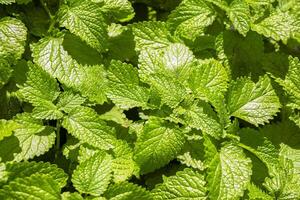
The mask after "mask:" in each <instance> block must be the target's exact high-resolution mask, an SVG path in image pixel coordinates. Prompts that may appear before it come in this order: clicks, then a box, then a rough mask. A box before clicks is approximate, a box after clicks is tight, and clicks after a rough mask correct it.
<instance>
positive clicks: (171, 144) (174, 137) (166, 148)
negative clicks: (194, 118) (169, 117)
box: [134, 118, 185, 174]
mask: <svg viewBox="0 0 300 200" xmlns="http://www.w3.org/2000/svg"><path fill="white" fill-rule="evenodd" d="M184 140H185V138H184V135H183V133H182V131H181V130H180V129H178V128H177V127H176V126H174V125H173V124H171V123H168V122H165V121H163V120H162V119H160V118H150V119H149V120H148V121H147V123H146V124H145V126H144V129H143V132H142V133H141V134H140V135H138V139H137V142H136V145H135V155H134V159H135V161H136V162H137V163H138V165H139V166H140V168H141V173H142V174H145V173H149V172H152V171H154V170H155V169H158V168H160V167H162V166H164V165H166V164H167V163H168V162H170V161H171V160H172V159H174V158H175V157H176V156H177V154H178V153H179V152H180V151H181V149H182V148H183V145H184Z"/></svg>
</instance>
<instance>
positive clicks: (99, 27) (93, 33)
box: [59, 0, 107, 51]
mask: <svg viewBox="0 0 300 200" xmlns="http://www.w3.org/2000/svg"><path fill="white" fill-rule="evenodd" d="M59 18H60V25H61V26H62V27H66V28H67V29H69V30H70V32H71V33H73V34H75V35H77V36H79V37H80V38H81V39H82V40H83V41H85V42H86V43H87V44H88V45H90V46H91V47H94V48H95V49H97V50H98V51H103V50H105V48H106V46H107V31H106V28H107V25H106V23H105V21H104V18H103V16H102V10H101V6H100V5H99V4H97V3H94V2H92V1H88V0H84V1H74V2H72V3H71V5H70V6H67V5H64V6H62V7H61V9H60V11H59Z"/></svg>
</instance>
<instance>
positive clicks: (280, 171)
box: [264, 145, 300, 199]
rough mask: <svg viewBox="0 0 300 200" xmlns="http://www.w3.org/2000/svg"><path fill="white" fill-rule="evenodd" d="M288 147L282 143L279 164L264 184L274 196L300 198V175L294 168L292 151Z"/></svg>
mask: <svg viewBox="0 0 300 200" xmlns="http://www.w3.org/2000/svg"><path fill="white" fill-rule="evenodd" d="M287 148H289V147H286V145H281V149H280V154H279V155H280V156H279V164H278V165H277V166H276V167H274V168H273V171H271V173H270V175H271V178H269V177H267V178H266V179H265V183H264V186H265V188H266V189H267V190H268V191H269V192H270V194H271V195H272V196H273V197H276V198H279V199H299V198H300V192H299V189H298V188H299V187H300V175H299V173H298V172H297V170H295V168H294V163H293V160H290V159H289V153H290V151H289V150H288V149H287Z"/></svg>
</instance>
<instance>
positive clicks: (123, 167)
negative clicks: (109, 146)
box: [112, 140, 139, 183]
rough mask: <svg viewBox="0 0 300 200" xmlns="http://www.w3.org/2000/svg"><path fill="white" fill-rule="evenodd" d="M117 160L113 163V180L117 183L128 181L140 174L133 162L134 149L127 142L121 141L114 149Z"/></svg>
mask: <svg viewBox="0 0 300 200" xmlns="http://www.w3.org/2000/svg"><path fill="white" fill-rule="evenodd" d="M113 153H114V157H115V159H114V160H113V161H112V168H113V180H114V182H115V183H119V182H122V181H126V180H127V179H129V178H130V177H131V176H132V175H136V174H138V172H139V167H138V165H137V164H136V162H135V161H134V160H133V149H132V148H131V147H130V146H129V145H128V143H126V142H125V141H121V140H119V141H118V142H117V144H116V147H115V148H114V149H113Z"/></svg>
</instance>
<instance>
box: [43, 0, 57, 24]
mask: <svg viewBox="0 0 300 200" xmlns="http://www.w3.org/2000/svg"><path fill="white" fill-rule="evenodd" d="M40 2H41V4H42V6H43V8H44V10H45V11H46V13H47V14H48V15H49V17H50V19H51V20H52V19H53V18H54V16H53V15H52V14H51V12H50V10H49V8H48V7H47V3H46V2H45V1H44V0H40Z"/></svg>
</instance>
